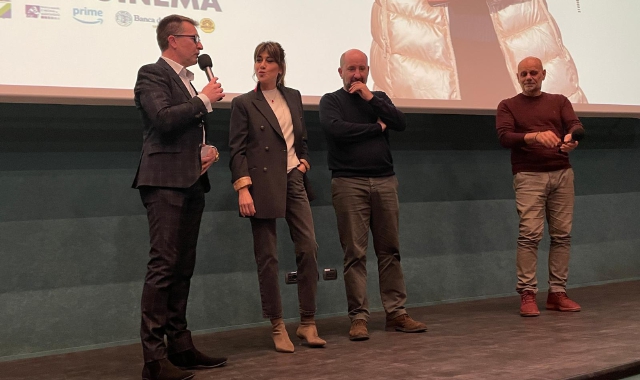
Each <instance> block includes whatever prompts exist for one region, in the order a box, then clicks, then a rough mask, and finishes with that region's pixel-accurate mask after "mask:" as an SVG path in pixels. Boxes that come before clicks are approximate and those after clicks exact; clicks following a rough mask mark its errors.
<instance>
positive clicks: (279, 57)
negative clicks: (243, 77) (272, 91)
mask: <svg viewBox="0 0 640 380" xmlns="http://www.w3.org/2000/svg"><path fill="white" fill-rule="evenodd" d="M265 51H266V52H267V54H269V56H270V57H271V58H273V60H274V61H275V62H276V63H277V64H278V66H279V67H280V68H281V69H282V74H278V78H277V79H276V86H284V76H285V75H286V74H287V62H286V61H285V54H284V49H283V48H282V46H281V45H280V44H279V43H277V42H273V41H266V42H261V43H259V44H258V46H256V50H255V51H254V52H253V61H254V62H255V61H256V60H257V59H258V56H259V55H260V54H262V53H263V52H265Z"/></svg>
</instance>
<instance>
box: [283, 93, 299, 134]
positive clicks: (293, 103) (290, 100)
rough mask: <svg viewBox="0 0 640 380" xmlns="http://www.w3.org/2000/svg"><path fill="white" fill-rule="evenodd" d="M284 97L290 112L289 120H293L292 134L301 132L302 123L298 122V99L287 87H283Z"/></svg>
mask: <svg viewBox="0 0 640 380" xmlns="http://www.w3.org/2000/svg"><path fill="white" fill-rule="evenodd" d="M283 95H284V99H285V100H286V101H287V105H288V106H289V111H290V112H291V121H292V122H293V133H294V135H299V134H300V132H302V123H301V122H300V118H301V116H302V115H300V109H299V108H298V107H299V106H300V104H299V103H300V101H299V99H298V97H297V96H295V92H294V91H290V90H289V89H288V88H284V89H283Z"/></svg>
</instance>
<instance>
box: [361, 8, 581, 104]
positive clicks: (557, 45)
mask: <svg viewBox="0 0 640 380" xmlns="http://www.w3.org/2000/svg"><path fill="white" fill-rule="evenodd" d="M486 2H487V6H488V7H489V10H490V13H491V19H492V21H493V26H494V29H495V31H496V35H497V38H498V41H499V43H500V48H501V49H502V53H503V55H504V58H505V63H506V65H507V70H508V71H509V72H510V73H513V75H512V77H511V78H512V81H513V85H514V89H515V93H519V92H521V87H520V84H519V83H518V81H517V79H516V76H515V73H516V72H517V66H518V62H520V61H521V60H522V59H524V58H526V57H528V56H535V57H538V58H540V59H541V60H542V64H543V66H544V67H545V69H546V70H547V77H546V79H545V85H544V86H545V91H546V92H550V93H557V94H563V95H565V96H566V97H568V98H569V100H571V101H572V102H574V103H587V98H586V96H585V95H584V93H583V92H582V89H580V86H579V85H578V71H577V69H576V66H575V63H574V62H573V59H572V58H571V55H570V54H569V51H568V50H567V49H566V47H565V46H564V44H563V43H562V36H561V34H560V30H559V29H558V25H557V24H556V22H555V20H554V18H553V16H552V15H551V14H550V13H549V9H548V7H547V2H546V1H545V0H486ZM447 3H448V1H433V0H431V1H430V0H375V2H374V4H373V9H372V12H371V33H372V36H373V43H372V46H371V76H372V78H373V80H374V82H375V85H376V88H377V89H380V90H382V91H385V92H386V93H387V94H388V95H389V96H391V97H394V98H416V99H452V100H456V99H460V86H459V82H458V72H457V69H456V60H455V54H454V51H453V46H452V44H451V34H450V30H449V12H448V8H447Z"/></svg>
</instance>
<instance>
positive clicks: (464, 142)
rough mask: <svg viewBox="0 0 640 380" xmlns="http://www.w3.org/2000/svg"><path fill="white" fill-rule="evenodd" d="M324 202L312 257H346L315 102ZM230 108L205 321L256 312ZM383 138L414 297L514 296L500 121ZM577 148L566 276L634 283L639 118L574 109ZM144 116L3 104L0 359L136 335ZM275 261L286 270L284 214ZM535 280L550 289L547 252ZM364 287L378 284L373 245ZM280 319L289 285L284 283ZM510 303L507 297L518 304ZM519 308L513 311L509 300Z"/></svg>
mask: <svg viewBox="0 0 640 380" xmlns="http://www.w3.org/2000/svg"><path fill="white" fill-rule="evenodd" d="M305 116H306V120H307V127H308V131H309V146H310V150H311V158H312V165H313V168H312V170H311V171H310V173H309V176H310V178H311V180H312V181H313V183H314V186H315V189H316V193H317V195H318V199H317V200H315V201H314V202H313V203H312V207H313V213H314V220H315V224H316V234H317V239H318V244H319V246H320V251H319V258H318V260H319V264H320V267H321V268H327V267H332V268H338V272H339V273H341V269H340V268H341V265H342V253H341V249H340V245H339V242H338V237H337V231H336V226H335V217H334V214H333V209H332V207H331V197H330V188H329V183H330V173H329V171H328V169H327V166H326V152H325V147H326V144H325V140H324V137H323V135H322V130H321V128H320V126H319V123H318V114H317V112H306V114H305ZM228 119H229V111H228V110H216V111H215V112H214V113H213V114H211V115H210V120H209V124H210V127H209V131H208V132H209V136H210V138H211V139H212V141H213V142H214V143H215V144H216V145H217V146H218V147H219V148H220V150H221V151H222V154H221V160H220V162H219V163H217V164H215V165H214V166H213V167H212V168H211V169H210V177H211V179H212V183H213V188H212V191H211V192H210V193H209V194H208V195H207V197H206V202H207V206H206V209H205V214H204V217H203V223H202V228H201V233H200V241H199V246H198V262H197V265H196V274H195V276H194V279H193V281H192V293H191V296H190V305H189V322H190V326H191V328H192V329H193V330H196V331H212V330H216V329H225V328H233V327H234V326H240V325H246V324H252V323H259V322H261V321H262V320H261V312H260V301H259V292H258V285H257V276H256V273H255V263H254V260H253V252H252V242H251V232H250V226H249V222H248V221H247V220H243V219H241V218H239V217H238V214H237V198H236V195H235V193H234V192H233V189H232V187H231V183H230V172H229V170H228V167H227V162H228V158H229V157H228V148H227V146H226V145H227V144H226V141H227V137H228V132H227V128H228ZM408 121H409V127H408V129H407V130H406V131H405V132H403V133H392V137H391V139H392V146H393V149H394V161H395V165H396V172H397V176H398V179H399V181H400V201H401V221H400V223H401V236H400V238H401V250H402V252H401V253H402V257H403V261H402V262H403V267H404V270H405V280H406V282H407V286H408V291H409V304H410V305H414V306H415V305H425V304H431V303H437V302H442V301H451V300H461V299H469V298H481V297H492V296H497V295H504V294H512V293H513V291H514V288H515V240H516V236H517V224H518V220H517V215H516V212H515V205H514V201H513V190H512V176H511V171H510V164H509V152H508V150H505V149H502V148H501V147H500V146H499V145H498V142H497V139H496V134H495V129H494V118H493V117H492V116H471V115H431V114H409V115H408ZM583 122H584V124H585V127H586V130H587V138H586V139H585V140H584V141H583V142H581V143H580V148H579V149H578V150H576V151H575V152H573V153H572V154H571V157H572V163H573V166H574V170H575V172H576V195H577V198H576V211H575V222H574V232H573V237H574V245H573V254H572V255H573V256H572V262H571V273H570V284H571V285H572V286H584V285H588V284H594V283H598V282H603V281H620V280H628V279H632V278H638V276H639V270H640V255H638V251H639V248H640V239H639V238H638V233H637V231H638V226H639V225H640V216H639V213H638V210H640V173H639V171H638V170H637V163H638V162H640V161H639V159H640V150H639V145H640V143H639V141H638V137H639V136H640V122H639V120H637V119H619V118H584V119H583ZM141 131H142V127H141V122H140V120H139V116H138V114H137V111H136V110H135V109H134V108H133V107H109V106H103V107H100V106H62V105H33V104H0V181H1V185H0V259H1V261H0V262H1V264H0V325H2V326H4V328H3V331H2V332H1V333H0V360H8V359H14V358H19V357H24V356H33V355H38V354H40V353H43V352H45V351H53V352H63V351H64V350H75V349H81V348H91V347H101V346H105V345H113V344H120V343H122V342H130V341H132V340H133V341H135V340H136V339H137V337H138V324H139V298H140V293H141V289H142V279H143V277H144V273H145V265H146V256H147V251H148V230H147V221H146V216H145V210H144V208H143V207H142V205H141V202H140V199H139V196H138V193H137V191H135V190H133V189H131V188H130V185H131V181H132V179H133V176H134V173H135V169H136V166H137V162H138V158H139V150H140V146H141V138H142V132H141ZM278 229H279V230H278V232H279V236H280V237H281V238H280V240H279V243H280V246H279V249H280V268H281V270H282V271H283V272H284V271H291V270H295V260H294V257H293V253H292V244H291V242H290V241H289V238H288V232H287V228H286V224H285V223H284V222H283V223H280V224H279V226H278ZM547 246H548V240H546V239H545V240H544V241H543V244H542V245H541V254H540V262H539V269H540V270H539V283H540V284H541V287H542V288H543V289H544V288H545V286H544V284H545V283H546V281H547V275H546V269H545V268H546V257H545V256H546V249H547V248H546V247H547ZM369 257H370V260H369V264H370V265H369V272H370V273H371V276H369V277H370V278H369V292H370V297H371V301H372V306H373V307H374V308H380V302H379V297H378V295H377V278H376V277H377V276H376V275H375V274H376V266H375V255H374V254H373V252H371V254H370V256H369ZM281 290H282V293H283V302H284V305H285V314H286V317H287V318H294V317H296V314H297V304H296V303H297V301H296V299H297V295H296V289H295V287H294V286H292V285H284V281H283V282H282V288H281ZM318 291H319V300H318V314H319V315H329V314H336V313H340V314H346V310H345V309H346V300H345V296H344V288H343V284H342V276H341V274H340V276H339V278H338V281H321V283H320V285H319V288H318ZM515 308H517V305H514V310H515ZM514 313H515V311H514Z"/></svg>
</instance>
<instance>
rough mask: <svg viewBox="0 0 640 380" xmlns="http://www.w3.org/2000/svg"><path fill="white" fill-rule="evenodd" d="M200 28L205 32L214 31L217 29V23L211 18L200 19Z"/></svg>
mask: <svg viewBox="0 0 640 380" xmlns="http://www.w3.org/2000/svg"><path fill="white" fill-rule="evenodd" d="M200 30H202V31H203V32H205V33H213V31H214V30H216V24H215V23H214V22H213V20H212V19H210V18H203V19H202V20H200Z"/></svg>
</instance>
